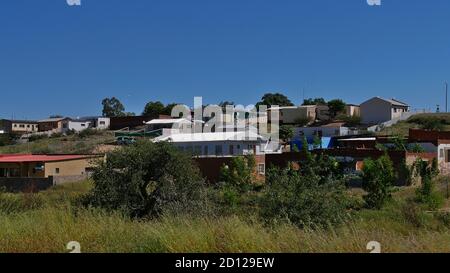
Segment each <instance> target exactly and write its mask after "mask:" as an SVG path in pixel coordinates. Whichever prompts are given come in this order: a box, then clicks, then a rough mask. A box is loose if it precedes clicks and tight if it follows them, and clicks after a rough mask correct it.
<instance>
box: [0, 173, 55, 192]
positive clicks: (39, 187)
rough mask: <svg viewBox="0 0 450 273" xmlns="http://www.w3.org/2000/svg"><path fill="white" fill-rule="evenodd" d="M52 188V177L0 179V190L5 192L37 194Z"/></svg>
mask: <svg viewBox="0 0 450 273" xmlns="http://www.w3.org/2000/svg"><path fill="white" fill-rule="evenodd" d="M52 186H53V177H48V178H20V177H17V178H16V177H0V190H1V191H6V192H14V193H16V192H30V193H31V192H39V191H43V190H46V189H48V188H50V187H52Z"/></svg>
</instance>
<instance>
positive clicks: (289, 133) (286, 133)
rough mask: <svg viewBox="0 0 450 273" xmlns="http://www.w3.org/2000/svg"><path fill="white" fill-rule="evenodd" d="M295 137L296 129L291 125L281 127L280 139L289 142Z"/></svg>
mask: <svg viewBox="0 0 450 273" xmlns="http://www.w3.org/2000/svg"><path fill="white" fill-rule="evenodd" d="M293 137H294V127H293V126H291V125H281V126H280V139H281V140H283V141H284V142H289V141H290V140H291V139H292V138H293Z"/></svg>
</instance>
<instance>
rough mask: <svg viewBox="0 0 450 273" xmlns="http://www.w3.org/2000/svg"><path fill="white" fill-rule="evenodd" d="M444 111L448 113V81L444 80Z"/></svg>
mask: <svg viewBox="0 0 450 273" xmlns="http://www.w3.org/2000/svg"><path fill="white" fill-rule="evenodd" d="M445 113H448V83H447V82H445Z"/></svg>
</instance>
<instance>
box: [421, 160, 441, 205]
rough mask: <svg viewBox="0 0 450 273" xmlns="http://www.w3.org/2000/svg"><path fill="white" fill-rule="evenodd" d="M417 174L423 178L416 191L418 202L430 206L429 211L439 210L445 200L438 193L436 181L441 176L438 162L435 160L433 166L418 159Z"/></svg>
mask: <svg viewBox="0 0 450 273" xmlns="http://www.w3.org/2000/svg"><path fill="white" fill-rule="evenodd" d="M415 167H416V173H417V174H418V175H419V176H420V178H421V186H420V188H418V189H417V190H416V200H417V201H418V202H420V203H424V204H427V205H428V208H429V209H432V210H435V209H438V208H439V207H440V206H441V205H442V203H443V198H442V196H440V194H439V193H438V192H437V191H436V187H435V183H434V179H435V178H436V176H437V175H438V174H439V168H438V162H437V159H436V158H434V159H433V161H432V162H431V164H430V163H429V162H427V161H423V160H422V159H420V158H418V159H417V160H416V162H415Z"/></svg>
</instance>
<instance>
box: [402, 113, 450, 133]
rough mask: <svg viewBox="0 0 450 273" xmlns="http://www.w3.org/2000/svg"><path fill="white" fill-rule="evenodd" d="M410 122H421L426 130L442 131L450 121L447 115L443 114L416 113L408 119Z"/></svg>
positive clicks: (421, 125)
mask: <svg viewBox="0 0 450 273" xmlns="http://www.w3.org/2000/svg"><path fill="white" fill-rule="evenodd" d="M408 122H409V123H416V124H419V125H420V127H421V128H422V129H425V130H437V131H442V130H443V129H444V127H445V125H449V124H450V122H449V120H448V119H447V117H445V116H441V115H434V116H430V115H415V116H412V117H411V118H409V119H408Z"/></svg>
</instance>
